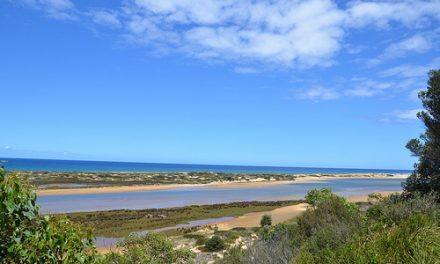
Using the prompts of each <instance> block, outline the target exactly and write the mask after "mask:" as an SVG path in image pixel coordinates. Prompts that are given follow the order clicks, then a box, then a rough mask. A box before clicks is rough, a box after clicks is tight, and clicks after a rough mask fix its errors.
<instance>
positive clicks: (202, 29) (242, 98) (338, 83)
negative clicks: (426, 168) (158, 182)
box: [0, 0, 440, 169]
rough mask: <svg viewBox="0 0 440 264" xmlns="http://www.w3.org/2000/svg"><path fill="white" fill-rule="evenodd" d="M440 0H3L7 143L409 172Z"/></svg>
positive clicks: (44, 152)
mask: <svg viewBox="0 0 440 264" xmlns="http://www.w3.org/2000/svg"><path fill="white" fill-rule="evenodd" d="M439 25H440V1H415V0H414V1H325V0H322V1H295V0H290V1H276V0H271V1H265V0H261V1H248V0H243V1H232V0H223V1H221V0H203V1H194V0H161V1H157V0H112V1H98V0H82V1H73V0H14V1H12V0H11V1H8V0H5V1H1V2H0V34H1V36H2V37H1V40H0V61H1V63H0V98H1V106H2V107H1V109H2V112H1V113H2V119H1V120H2V123H3V124H2V128H1V129H0V156H2V157H33V158H60V159H90V160H121V161H145V162H171V163H203V164H249V165H282V166H313V167H352V168H354V167H356V168H395V169H410V168H411V167H412V164H413V162H414V158H412V157H410V156H409V153H408V152H407V151H406V150H405V148H404V145H405V143H406V141H408V140H409V139H410V138H412V137H415V136H417V135H418V134H420V133H421V132H422V131H423V126H422V124H421V123H420V121H418V120H417V118H416V113H417V112H418V111H419V109H420V108H421V105H420V102H419V101H418V99H417V93H418V91H420V90H421V89H424V88H426V80H427V72H428V71H429V70H430V69H434V68H439V67H440V51H439V48H440V45H439V40H440V27H439Z"/></svg>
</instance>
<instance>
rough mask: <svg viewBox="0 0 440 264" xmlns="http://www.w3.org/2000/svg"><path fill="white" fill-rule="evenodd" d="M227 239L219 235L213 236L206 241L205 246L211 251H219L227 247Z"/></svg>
mask: <svg viewBox="0 0 440 264" xmlns="http://www.w3.org/2000/svg"><path fill="white" fill-rule="evenodd" d="M225 247H226V245H225V241H224V240H223V239H222V238H221V237H220V236H217V235H214V236H212V237H211V238H210V239H208V241H206V243H205V248H206V249H207V250H209V251H219V250H223V249H225Z"/></svg>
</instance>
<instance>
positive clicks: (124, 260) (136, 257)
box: [100, 233, 195, 264]
mask: <svg viewBox="0 0 440 264" xmlns="http://www.w3.org/2000/svg"><path fill="white" fill-rule="evenodd" d="M118 246H119V247H120V248H121V249H122V251H121V253H116V252H111V253H109V254H106V255H105V256H104V258H103V259H102V260H101V261H100V263H102V264H131V263H133V264H144V263H145V264H169V263H178V264H180V263H188V262H191V261H192V259H193V258H194V257H195V254H194V252H192V251H190V250H187V249H174V248H173V245H172V244H171V242H170V241H169V240H167V239H166V238H164V237H163V236H161V235H159V234H156V233H148V234H146V235H145V236H134V235H132V236H129V237H128V238H126V239H124V240H123V241H121V242H120V243H119V244H118Z"/></svg>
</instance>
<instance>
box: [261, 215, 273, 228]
mask: <svg viewBox="0 0 440 264" xmlns="http://www.w3.org/2000/svg"><path fill="white" fill-rule="evenodd" d="M260 225H261V227H266V226H271V225H272V216H271V215H269V214H265V215H263V217H261V221H260Z"/></svg>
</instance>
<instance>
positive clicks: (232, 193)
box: [37, 178, 403, 213]
mask: <svg viewBox="0 0 440 264" xmlns="http://www.w3.org/2000/svg"><path fill="white" fill-rule="evenodd" d="M402 181H403V179H402V178H376V179H374V178H355V179H330V180H325V181H316V182H297V183H295V182H293V183H289V184H280V185H267V186H258V187H255V186H254V187H243V188H212V187H203V186H200V187H191V188H175V189H169V190H157V191H142V192H124V193H99V194H74V195H51V196H40V197H38V199H37V202H38V204H39V205H40V206H41V211H42V212H43V213H63V212H82V211H98V210H117V209H146V208H168V207H179V206H185V205H192V204H215V203H228V202H238V201H269V200H277V199H280V200H288V199H289V198H291V197H293V196H296V197H304V195H305V194H306V193H307V190H310V189H313V188H322V187H331V188H332V190H333V191H334V192H335V193H337V194H340V195H344V196H352V195H363V194H369V193H372V192H380V191H401V190H402V188H401V182H402Z"/></svg>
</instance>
